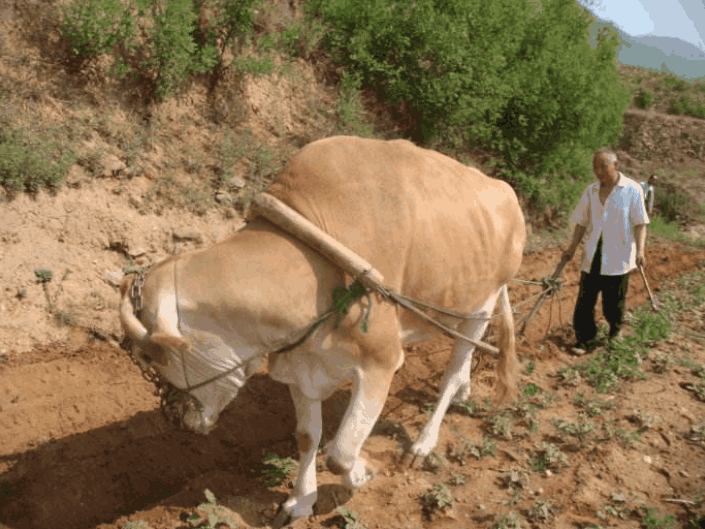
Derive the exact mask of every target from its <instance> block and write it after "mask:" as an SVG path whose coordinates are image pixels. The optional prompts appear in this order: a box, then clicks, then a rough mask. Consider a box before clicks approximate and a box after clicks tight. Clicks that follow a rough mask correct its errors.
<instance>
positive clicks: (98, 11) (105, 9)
mask: <svg viewBox="0 0 705 529" xmlns="http://www.w3.org/2000/svg"><path fill="white" fill-rule="evenodd" d="M63 19H64V20H63V25H62V27H61V36H62V38H63V39H64V40H66V42H67V43H68V45H69V49H70V50H71V52H72V53H73V54H74V55H75V56H77V57H79V58H82V59H87V58H90V57H95V56H97V55H100V54H102V53H108V52H110V51H112V49H113V46H115V44H117V43H118V42H120V41H122V40H125V39H128V38H131V37H132V35H133V33H134V25H133V23H132V17H131V16H130V9H129V3H123V2H121V1H120V0H80V1H77V2H74V3H72V4H69V5H68V6H67V7H66V8H65V9H64V11H63Z"/></svg>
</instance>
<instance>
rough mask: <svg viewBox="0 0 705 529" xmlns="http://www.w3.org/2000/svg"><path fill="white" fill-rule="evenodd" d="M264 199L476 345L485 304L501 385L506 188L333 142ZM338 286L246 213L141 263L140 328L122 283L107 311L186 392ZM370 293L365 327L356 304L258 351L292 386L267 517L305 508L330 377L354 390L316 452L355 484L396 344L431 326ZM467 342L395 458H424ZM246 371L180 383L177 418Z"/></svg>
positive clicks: (512, 204) (336, 273)
mask: <svg viewBox="0 0 705 529" xmlns="http://www.w3.org/2000/svg"><path fill="white" fill-rule="evenodd" d="M269 192H270V193H271V194H272V195H274V196H276V197H277V198H279V199H280V200H281V201H283V202H284V203H286V204H288V205H289V206H290V207H292V208H293V209H295V210H296V211H298V212H299V213H301V214H302V215H303V216H304V217H306V218H307V219H309V220H310V221H312V222H313V223H314V224H315V225H316V226H318V227H320V228H321V229H322V230H324V231H325V232H326V233H328V234H330V235H331V236H332V237H334V238H335V239H337V240H338V241H340V242H341V243H342V244H344V245H345V246H347V247H349V248H350V249H352V250H353V251H354V252H357V253H358V254H359V255H360V256H361V257H363V258H364V259H366V260H367V261H369V262H370V263H372V265H373V266H374V267H375V268H376V269H377V270H378V271H379V272H381V273H382V275H383V276H384V278H385V282H386V283H385V285H386V286H387V287H389V288H391V289H393V290H395V291H397V292H400V293H402V294H404V295H406V296H409V297H412V298H415V299H419V300H423V301H426V302H430V303H433V304H435V305H439V306H442V307H446V308H450V309H454V310H456V311H459V312H462V313H466V314H468V315H472V317H468V318H467V319H454V318H452V317H450V316H444V317H443V321H444V322H445V323H447V324H450V325H452V326H453V327H454V328H456V329H457V330H458V331H459V332H461V333H463V334H465V335H466V336H469V337H471V338H473V339H475V340H479V339H480V338H481V337H482V335H483V334H484V332H485V329H486V328H487V325H488V319H487V318H488V317H489V316H490V315H491V314H492V312H493V310H494V306H495V302H496V301H497V299H498V298H499V299H500V300H501V302H500V305H501V311H502V314H503V315H502V317H501V318H499V321H500V322H501V325H500V331H501V332H500V340H499V342H500V343H499V345H500V350H501V355H500V361H499V363H498V374H499V377H498V384H497V386H498V388H499V389H500V393H507V392H512V391H513V389H514V380H513V377H514V371H515V363H516V356H515V350H514V321H513V317H512V314H511V309H510V306H509V300H508V297H507V288H506V284H507V282H508V281H509V280H510V279H512V278H513V277H514V276H515V274H516V273H517V271H518V269H519V265H520V263H521V257H522V252H523V247H524V241H525V228H524V217H523V215H522V212H521V209H520V207H519V204H518V202H517V198H516V195H515V194H514V192H513V190H512V189H511V188H510V186H508V185H507V184H506V183H504V182H501V181H499V180H494V179H492V178H488V177H487V176H485V175H483V174H482V173H480V172H479V171H477V170H475V169H472V168H470V167H467V166H465V165H462V164H460V163H458V162H456V161H455V160H452V159H451V158H448V157H446V156H444V155H442V154H439V153H437V152H434V151H430V150H425V149H421V148H418V147H416V146H414V145H413V144H411V143H409V142H407V141H402V140H397V141H389V142H386V141H379V140H368V139H360V138H354V137H335V138H329V139H325V140H321V141H317V142H314V143H312V144H310V145H308V146H306V147H305V148H303V149H302V150H301V151H300V152H298V153H297V154H296V155H295V156H294V157H293V158H292V159H291V161H290V162H289V164H288V165H287V167H286V169H285V170H284V172H283V174H282V175H281V176H280V177H279V179H278V180H277V182H276V183H274V184H273V185H272V186H271V188H270V190H269ZM346 283H347V284H349V283H350V278H349V277H348V278H346V277H345V274H344V273H343V272H342V271H341V270H340V269H339V268H338V267H336V266H334V265H333V264H331V263H330V262H328V261H327V260H325V259H324V258H323V257H321V256H320V255H319V254H318V253H316V252H315V251H313V250H311V249H310V248H309V247H307V246H305V245H304V244H302V243H301V242H299V241H298V240H296V239H294V238H293V237H292V236H291V235H289V234H287V233H284V232H282V231H281V230H280V229H278V228H276V227H275V226H273V225H272V224H270V223H269V222H268V221H266V220H265V219H263V218H256V219H255V220H253V221H251V222H250V223H249V224H247V226H246V227H245V228H243V229H242V230H241V231H239V232H238V233H237V234H235V235H234V236H233V237H232V238H230V239H229V240H226V241H224V242H222V243H220V244H217V245H215V246H213V247H211V248H208V249H206V250H203V251H198V252H193V253H189V254H184V255H180V256H178V257H176V258H171V259H168V260H167V261H165V262H162V263H161V264H159V265H157V266H155V267H154V268H153V269H151V270H150V271H149V272H148V273H147V275H146V278H145V281H144V285H143V304H144V305H143V306H144V309H143V311H142V312H141V313H140V317H139V319H138V318H137V317H136V316H134V315H133V306H132V302H131V299H130V296H129V295H128V290H129V289H128V288H127V286H128V285H125V286H124V288H123V298H122V302H121V309H120V315H121V320H122V324H123V327H124V329H125V332H126V334H127V335H128V336H129V337H130V338H132V340H133V341H134V342H135V343H136V344H137V354H142V355H143V357H142V358H143V359H144V360H145V361H148V362H151V363H152V364H153V365H154V366H155V367H156V368H158V369H159V370H160V371H161V373H162V374H163V375H164V376H165V377H166V378H167V379H168V380H169V381H171V383H172V384H174V385H175V386H177V387H179V388H183V389H186V388H188V387H193V386H195V385H197V384H198V383H199V382H201V381H204V380H206V381H207V380H210V379H212V378H213V377H216V376H217V375H218V374H219V373H223V372H225V371H226V370H228V369H230V368H232V367H233V366H237V365H238V364H239V363H241V362H246V361H247V360H248V359H251V358H252V356H253V355H255V354H257V352H258V351H262V350H265V349H266V348H267V346H268V345H270V344H272V343H274V342H276V341H277V340H280V339H282V338H283V337H285V336H287V335H289V334H290V333H292V332H294V331H295V330H296V329H300V328H302V327H305V326H306V325H308V324H310V322H312V321H313V320H314V319H316V317H317V316H318V315H320V314H321V313H323V312H324V311H325V310H327V309H328V308H329V307H330V306H331V301H332V297H331V295H332V292H333V290H334V289H335V288H336V287H339V286H342V285H344V284H346ZM177 297H178V309H177V306H176V300H177ZM370 300H371V303H372V306H371V308H370V310H371V312H370V314H369V329H368V330H367V331H366V332H365V331H364V330H363V329H362V328H361V321H362V319H363V317H364V314H365V311H366V310H367V309H368V307H367V304H368V301H367V298H365V297H363V298H361V299H360V300H358V301H357V302H356V303H355V304H354V305H353V306H352V307H351V309H350V310H349V312H348V313H347V315H346V316H345V317H343V318H342V319H341V321H340V322H339V324H338V325H337V326H336V322H335V321H334V320H335V318H332V319H331V320H329V321H328V322H326V323H325V324H324V325H323V326H322V327H320V328H319V329H318V330H317V331H316V332H315V333H314V334H313V335H312V336H311V337H310V338H308V339H307V340H306V341H305V342H304V343H303V344H302V345H300V346H299V347H297V348H294V349H292V350H290V351H288V352H283V353H278V354H272V355H270V358H269V374H270V376H271V377H272V378H273V379H275V380H278V381H280V382H283V383H285V384H288V385H289V388H290V390H291V396H292V398H293V401H294V404H295V408H296V416H297V427H296V440H297V443H298V446H299V450H300V453H301V464H300V471H299V475H298V477H297V480H296V483H295V485H294V489H293V491H292V493H291V495H290V496H289V498H288V499H287V501H286V502H285V503H284V505H283V510H282V512H281V513H280V516H279V518H278V520H277V523H278V524H281V523H283V522H285V521H287V520H290V519H293V518H297V517H301V516H308V515H310V514H311V513H312V508H313V504H314V502H315V501H316V497H317V492H316V488H317V485H316V465H315V458H316V452H317V448H318V445H319V443H320V441H321V431H322V419H321V401H323V400H324V399H325V398H327V397H328V396H329V395H331V393H332V392H333V391H334V390H335V388H336V387H337V386H338V385H339V384H340V383H341V382H342V381H345V380H352V381H353V391H352V398H351V400H350V404H349V406H348V409H347V411H346V412H345V416H344V417H343V420H342V422H341V425H340V428H339V430H338V432H337V434H336V437H335V439H333V440H332V442H331V443H330V444H329V446H328V448H327V455H328V463H329V468H331V469H332V470H333V471H335V472H340V473H343V474H344V476H345V483H346V484H347V485H348V486H349V487H352V488H354V487H359V486H360V485H362V484H363V483H365V481H367V479H369V474H368V471H367V469H366V467H365V462H364V460H363V459H361V458H360V449H361V448H362V445H363V443H364V441H365V439H366V438H367V437H368V435H369V433H370V431H371V430H372V426H373V425H374V423H375V421H376V420H377V417H378V416H379V414H380V412H381V410H382V407H383V405H384V402H385V399H386V397H387V393H388V391H389V386H390V382H391V380H392V376H393V375H394V372H395V371H396V370H397V369H399V367H400V366H401V365H402V362H403V359H404V352H403V349H402V344H404V343H406V342H409V341H413V340H417V339H421V338H425V337H426V336H427V335H428V334H429V330H433V329H434V328H432V327H429V326H428V324H426V323H424V322H423V321H422V320H421V319H419V317H418V316H416V315H414V314H412V313H410V312H408V311H406V310H404V309H402V308H401V307H399V306H397V305H395V304H394V303H391V302H389V301H388V300H386V299H384V298H383V297H381V296H380V295H378V294H372V295H371V297H370ZM473 349H474V348H473V346H472V345H470V344H468V343H467V342H465V341H463V340H458V341H457V342H456V344H455V347H454V349H453V357H452V360H451V362H450V365H449V366H448V368H447V370H446V372H445V374H444V377H443V381H442V383H441V390H440V397H439V400H438V404H437V406H436V408H435V411H434V413H433V415H432V417H431V419H430V421H429V422H428V424H427V425H426V426H425V428H424V429H423V431H422V432H421V434H420V435H419V438H418V440H417V441H416V442H415V443H414V444H413V446H412V447H411V449H410V452H411V454H413V455H414V456H420V457H425V456H426V455H428V454H429V453H430V452H431V450H432V449H433V447H434V446H435V444H436V442H437V440H438V433H439V428H440V424H441V420H442V418H443V415H444V414H445V412H446V410H447V408H448V406H449V405H450V403H451V401H452V400H453V399H465V398H467V396H468V395H469V392H470V366H471V357H472V352H473ZM247 374H248V373H247V370H246V369H244V368H243V369H238V370H236V371H235V372H234V373H232V374H229V375H228V376H225V377H222V378H219V379H217V380H216V381H214V382H211V383H208V384H206V385H205V386H204V387H200V388H198V389H195V390H191V393H192V394H193V396H194V397H196V398H197V399H198V400H199V401H200V403H201V404H202V406H203V410H202V411H200V412H199V411H195V410H191V411H189V412H188V413H186V416H185V417H184V422H185V424H186V425H187V426H188V427H189V428H191V429H192V430H194V431H197V432H202V433H205V432H207V431H208V430H209V429H210V428H211V427H212V426H213V424H214V423H215V421H216V419H217V417H218V414H219V413H220V411H221V410H222V409H223V408H225V406H226V405H227V404H228V403H229V402H230V401H231V400H232V399H233V398H234V397H235V395H236V394H237V392H238V390H239V389H240V387H242V385H243V384H244V382H245V379H246V377H247Z"/></svg>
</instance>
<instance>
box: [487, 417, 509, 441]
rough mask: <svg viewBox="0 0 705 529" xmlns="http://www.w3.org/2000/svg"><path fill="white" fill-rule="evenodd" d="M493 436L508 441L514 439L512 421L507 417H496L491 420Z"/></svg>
mask: <svg viewBox="0 0 705 529" xmlns="http://www.w3.org/2000/svg"><path fill="white" fill-rule="evenodd" d="M490 426H491V431H492V435H494V436H495V437H500V438H502V439H505V440H507V441H510V440H511V439H512V419H511V417H509V416H507V415H495V416H494V417H492V418H491V419H490Z"/></svg>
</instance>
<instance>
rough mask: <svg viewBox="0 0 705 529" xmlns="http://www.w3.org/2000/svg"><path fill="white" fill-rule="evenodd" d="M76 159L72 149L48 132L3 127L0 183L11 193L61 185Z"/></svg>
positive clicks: (0, 141) (0, 144)
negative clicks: (66, 147) (52, 139)
mask: <svg viewBox="0 0 705 529" xmlns="http://www.w3.org/2000/svg"><path fill="white" fill-rule="evenodd" d="M0 126H6V127H7V125H6V124H0ZM74 160H75V156H74V154H73V153H72V152H70V151H67V150H65V149H63V148H62V147H61V146H60V145H59V144H58V143H56V142H53V141H51V140H50V139H49V138H48V137H47V135H46V134H43V133H30V132H28V131H26V130H24V129H20V128H18V129H12V128H10V127H7V128H5V129H4V130H1V129H0V185H3V186H4V187H5V189H7V191H8V192H9V193H11V194H16V193H19V192H21V191H37V190H38V189H40V188H42V187H48V188H51V189H57V188H59V187H61V185H62V184H63V181H64V178H65V176H66V173H67V171H68V168H69V166H70V165H71V164H72V163H73V161H74Z"/></svg>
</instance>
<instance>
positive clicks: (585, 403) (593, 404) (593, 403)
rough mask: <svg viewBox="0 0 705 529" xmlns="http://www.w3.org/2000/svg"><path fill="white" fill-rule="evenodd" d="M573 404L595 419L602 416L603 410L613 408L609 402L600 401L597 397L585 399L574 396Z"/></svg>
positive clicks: (580, 396)
mask: <svg viewBox="0 0 705 529" xmlns="http://www.w3.org/2000/svg"><path fill="white" fill-rule="evenodd" d="M574 402H575V405H576V406H579V407H581V408H582V409H584V410H585V411H586V412H587V413H588V415H590V416H591V417H597V416H598V415H602V412H603V411H604V410H607V409H610V408H612V407H613V404H612V402H611V401H607V400H601V399H599V398H597V397H593V398H589V399H586V398H585V397H583V396H582V395H576V396H575V399H574Z"/></svg>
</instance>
